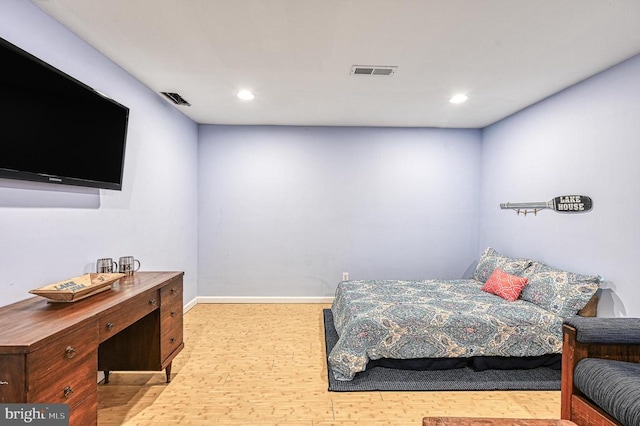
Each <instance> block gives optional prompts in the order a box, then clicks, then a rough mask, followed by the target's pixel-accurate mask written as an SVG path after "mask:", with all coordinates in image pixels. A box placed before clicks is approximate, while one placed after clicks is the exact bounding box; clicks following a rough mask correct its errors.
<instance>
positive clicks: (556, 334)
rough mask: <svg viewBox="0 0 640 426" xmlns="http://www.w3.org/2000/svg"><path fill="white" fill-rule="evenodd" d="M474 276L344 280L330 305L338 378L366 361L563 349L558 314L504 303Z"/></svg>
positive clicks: (333, 361) (526, 353)
mask: <svg viewBox="0 0 640 426" xmlns="http://www.w3.org/2000/svg"><path fill="white" fill-rule="evenodd" d="M482 285H483V284H482V283H481V282H480V281H476V280H426V281H395V280H385V281H344V282H341V283H340V284H338V288H337V290H336V297H335V300H334V302H333V305H332V307H331V311H332V313H333V318H334V325H335V328H336V331H337V332H338V335H339V336H340V338H339V340H338V342H337V343H336V345H335V346H334V348H333V349H332V350H331V353H330V354H329V365H330V367H331V370H332V372H333V375H334V377H335V378H336V379H337V380H351V379H353V377H354V376H355V374H356V373H358V372H360V371H363V370H364V369H365V367H366V365H367V362H368V361H369V360H370V359H380V358H395V359H409V358H458V357H472V356H518V357H522V356H538V355H545V354H550V353H561V350H562V322H563V318H562V317H560V316H557V315H554V314H553V313H551V312H549V311H547V310H545V309H543V308H540V307H539V306H536V305H534V304H532V303H529V302H526V301H524V300H520V299H518V300H516V301H515V302H508V301H506V300H504V299H502V298H500V297H498V296H495V295H493V294H490V293H487V292H484V291H482V290H481V288H482Z"/></svg>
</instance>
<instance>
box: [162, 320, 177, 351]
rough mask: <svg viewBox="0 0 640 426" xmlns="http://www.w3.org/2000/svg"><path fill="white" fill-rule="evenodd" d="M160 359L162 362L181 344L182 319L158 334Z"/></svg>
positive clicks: (163, 328)
mask: <svg viewBox="0 0 640 426" xmlns="http://www.w3.org/2000/svg"><path fill="white" fill-rule="evenodd" d="M160 335H161V337H160V340H161V343H160V358H161V359H162V360H163V361H164V360H165V359H166V358H167V357H168V356H169V355H171V353H172V352H173V351H174V350H176V348H177V347H178V346H180V344H181V343H182V319H181V320H180V322H176V323H175V324H173V325H172V326H171V327H166V328H165V327H162V330H161V332H160Z"/></svg>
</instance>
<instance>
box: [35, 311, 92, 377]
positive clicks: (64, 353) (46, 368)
mask: <svg viewBox="0 0 640 426" xmlns="http://www.w3.org/2000/svg"><path fill="white" fill-rule="evenodd" d="M97 347H98V322H97V321H95V320H94V321H91V322H90V323H89V324H87V325H85V326H82V327H81V328H78V329H76V330H74V331H72V332H70V333H67V334H66V335H64V336H62V337H61V338H59V339H57V340H55V341H53V342H52V343H50V344H48V345H47V346H45V347H43V348H41V349H38V350H36V351H34V352H31V353H29V354H28V355H27V366H28V369H29V378H30V380H36V379H39V378H41V377H43V376H45V375H46V374H49V373H51V372H54V371H60V370H62V369H66V368H67V367H69V368H76V366H77V365H78V364H79V363H80V362H82V360H83V359H84V358H85V357H86V356H87V355H90V354H92V353H94V352H95V351H96V348H97Z"/></svg>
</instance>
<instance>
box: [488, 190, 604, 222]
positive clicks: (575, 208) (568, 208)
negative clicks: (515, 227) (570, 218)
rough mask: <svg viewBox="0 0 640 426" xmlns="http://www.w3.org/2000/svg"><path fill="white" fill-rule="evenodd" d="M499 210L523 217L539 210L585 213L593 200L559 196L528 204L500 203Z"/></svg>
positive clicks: (576, 196)
mask: <svg viewBox="0 0 640 426" xmlns="http://www.w3.org/2000/svg"><path fill="white" fill-rule="evenodd" d="M500 208H501V209H503V210H504V209H511V210H515V212H516V213H517V214H518V215H520V213H522V214H523V215H524V216H525V217H526V216H527V214H529V213H533V215H534V216H537V215H538V212H539V211H540V210H544V209H552V210H554V211H556V212H558V213H585V212H588V211H590V210H591V209H592V208H593V200H592V199H591V197H588V196H586V195H561V196H559V197H555V198H553V199H552V200H549V201H539V202H529V203H502V204H500Z"/></svg>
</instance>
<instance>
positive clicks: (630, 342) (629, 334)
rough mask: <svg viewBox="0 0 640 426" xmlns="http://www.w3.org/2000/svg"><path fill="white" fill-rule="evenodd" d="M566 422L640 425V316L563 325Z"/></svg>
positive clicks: (570, 320) (586, 425)
mask: <svg viewBox="0 0 640 426" xmlns="http://www.w3.org/2000/svg"><path fill="white" fill-rule="evenodd" d="M563 333H564V342H563V348H562V385H561V389H562V390H561V394H562V418H563V419H567V420H572V421H573V422H575V423H576V424H577V425H579V426H602V425H606V426H611V425H625V426H639V425H640V318H599V317H595V318H588V317H572V318H568V319H566V320H565V323H564V326H563Z"/></svg>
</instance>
